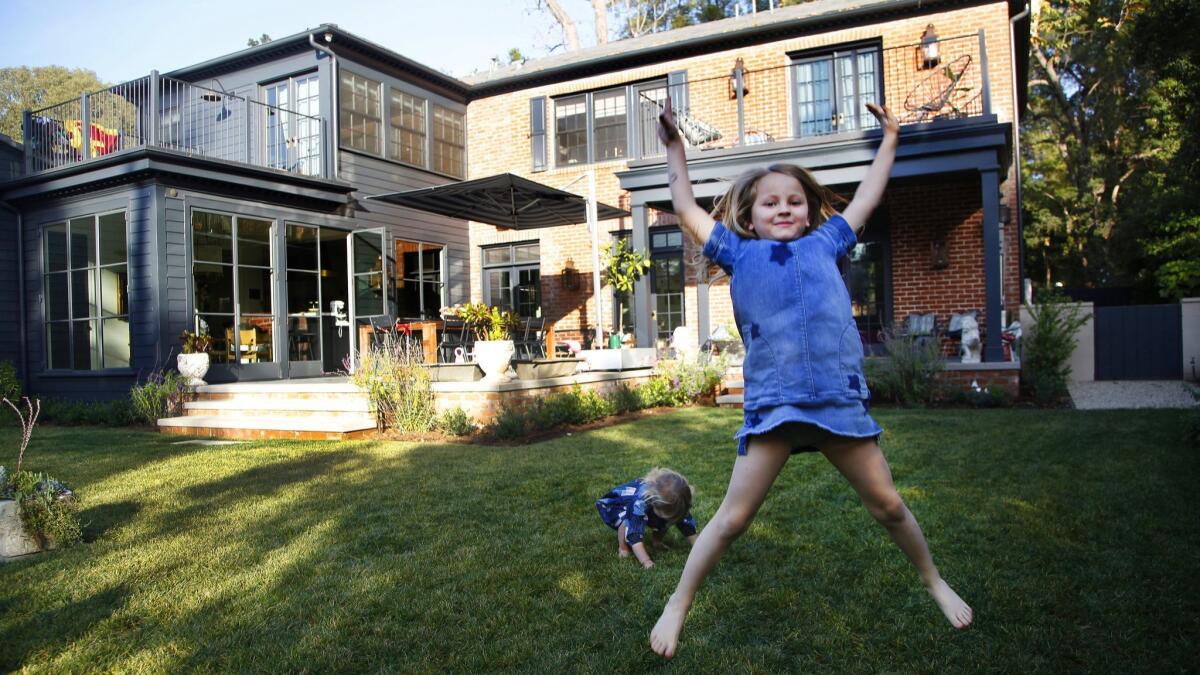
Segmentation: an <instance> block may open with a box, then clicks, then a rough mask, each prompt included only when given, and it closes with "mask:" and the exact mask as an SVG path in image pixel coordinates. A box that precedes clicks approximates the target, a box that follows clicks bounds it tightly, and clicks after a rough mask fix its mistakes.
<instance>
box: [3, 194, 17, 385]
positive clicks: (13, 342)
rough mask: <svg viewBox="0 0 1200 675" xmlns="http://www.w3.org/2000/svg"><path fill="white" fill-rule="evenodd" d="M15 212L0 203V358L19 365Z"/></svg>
mask: <svg viewBox="0 0 1200 675" xmlns="http://www.w3.org/2000/svg"><path fill="white" fill-rule="evenodd" d="M17 287H18V284H17V216H16V214H15V213H13V212H12V211H9V210H8V209H7V208H5V207H4V206H3V205H0V316H4V317H9V318H8V319H6V320H5V321H0V361H10V362H11V363H12V364H13V365H14V366H16V367H17V368H18V370H19V369H20V367H21V334H20V322H18V321H16V320H15V319H16V317H18V316H20V311H21V310H20V303H19V302H18V297H17Z"/></svg>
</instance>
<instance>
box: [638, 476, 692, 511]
mask: <svg viewBox="0 0 1200 675" xmlns="http://www.w3.org/2000/svg"><path fill="white" fill-rule="evenodd" d="M642 484H643V486H644V487H643V494H644V495H646V502H647V503H648V504H649V505H650V507H651V508H653V509H654V510H655V511H656V512H658V515H660V516H662V517H663V518H665V519H666V520H667V521H668V522H671V523H677V522H679V521H680V520H683V517H684V516H686V515H687V514H688V512H689V511H691V510H692V486H691V485H689V484H688V482H687V479H686V478H684V477H683V476H682V475H680V474H679V473H678V472H677V471H672V470H671V469H663V468H654V469H650V473H648V474H646V477H645V478H643V479H642Z"/></svg>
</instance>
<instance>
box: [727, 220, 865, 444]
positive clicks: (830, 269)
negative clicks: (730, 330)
mask: <svg viewBox="0 0 1200 675" xmlns="http://www.w3.org/2000/svg"><path fill="white" fill-rule="evenodd" d="M856 242H857V239H856V237H855V236H854V231H853V230H852V229H850V225H849V223H847V222H846V220H845V219H844V218H842V216H841V215H840V214H839V215H834V216H833V217H832V218H830V219H829V220H828V221H826V222H825V224H823V225H821V226H820V227H818V228H817V229H816V230H814V231H812V232H811V233H810V234H808V235H806V236H803V237H801V238H799V239H797V240H795V241H789V242H780V241H768V240H765V239H744V238H742V237H740V236H738V235H737V234H736V233H734V232H731V231H730V230H729V229H728V228H726V227H725V226H724V225H723V224H721V223H719V222H718V223H716V224H715V225H713V230H712V234H711V235H710V236H709V238H708V242H707V243H706V244H705V245H704V255H705V256H706V257H707V258H708V259H710V260H712V261H713V262H714V263H716V264H717V265H719V266H720V267H721V269H723V270H725V272H726V273H727V274H729V276H730V277H731V278H732V281H731V283H730V292H731V295H732V297H733V315H734V320H735V321H737V326H738V330H739V331H740V332H741V334H742V341H743V342H744V343H745V345H746V358H745V360H744V361H743V364H742V372H743V378H744V380H745V393H744V395H743V398H744V405H743V409H744V412H745V425H744V426H743V427H742V428H741V429H740V430H739V431H738V432H737V434H736V435H735V438H737V439H738V454H739V455H744V454H746V442H747V439H748V438H749V437H750V436H757V435H759V434H765V433H767V432H769V431H772V430H774V429H776V428H777V427H780V426H781V425H784V424H788V423H793V422H799V423H803V424H812V425H816V426H818V427H820V428H822V429H824V430H826V431H829V432H831V433H834V434H837V435H839V436H851V437H855V438H871V437H876V436H879V434H881V433H883V429H882V428H880V426H879V425H878V424H877V423H876V422H875V420H874V419H872V418H871V416H870V415H869V414H867V401H868V400H869V399H870V396H871V394H870V392H869V391H868V390H867V378H866V377H865V376H864V375H863V346H862V339H861V338H860V337H859V335H858V326H857V324H855V322H854V317H853V316H852V315H851V313H850V293H849V291H847V290H846V284H845V282H844V281H843V280H842V275H841V272H840V271H839V270H838V265H837V262H838V260H839V259H840V258H841V257H842V256H844V255H846V252H847V251H849V250H850V248H851V247H853V246H854V245H855V243H856ZM811 450H815V448H811V447H802V448H796V449H795V451H797V452H802V451H811Z"/></svg>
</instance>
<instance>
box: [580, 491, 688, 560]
mask: <svg viewBox="0 0 1200 675" xmlns="http://www.w3.org/2000/svg"><path fill="white" fill-rule="evenodd" d="M596 510H597V511H599V512H600V519H601V520H603V521H604V524H605V525H608V526H609V527H611V528H612V529H614V530H616V529H619V528H620V527H621V523H625V542H626V543H628V544H629V545H630V546H633V545H634V544H636V543H638V542H640V541H641V540H642V538H643V536H644V535H645V532H646V528H647V527H650V528H651V529H653V530H657V531H658V532H662V531H664V530H666V529H667V528H668V527H670V525H671V524H670V523H668V522H667V521H665V520H663V519H662V518H661V517H660V516H659V515H658V514H657V513H655V512H654V509H652V508H650V505H649V504H647V503H646V493H645V487H644V485H643V481H642V479H641V478H635V479H634V480H631V481H629V482H628V483H625V484H624V485H618V486H617V487H615V488H613V489H611V490H609V491H608V492H606V493H605V494H604V496H603V497H601V498H600V499H597V500H596ZM675 527H678V528H679V532H680V533H682V534H683V536H685V537H690V536H692V535H693V534H696V519H695V518H693V517H692V514H690V513H689V514H687V515H685V516H684V517H683V520H680V521H679V522H678V523H675Z"/></svg>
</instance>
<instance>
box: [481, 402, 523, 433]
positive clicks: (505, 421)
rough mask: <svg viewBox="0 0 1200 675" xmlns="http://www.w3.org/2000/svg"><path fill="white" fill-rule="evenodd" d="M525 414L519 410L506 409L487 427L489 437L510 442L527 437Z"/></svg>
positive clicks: (502, 409)
mask: <svg viewBox="0 0 1200 675" xmlns="http://www.w3.org/2000/svg"><path fill="white" fill-rule="evenodd" d="M525 421H526V420H525V413H524V412H522V411H521V410H520V409H519V408H509V407H504V408H501V409H500V413H499V414H498V415H496V417H495V418H493V419H492V421H491V423H489V424H488V425H487V427H486V431H487V433H488V434H489V435H491V436H494V437H496V438H500V439H504V440H510V439H513V438H520V437H521V436H524V435H525Z"/></svg>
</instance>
